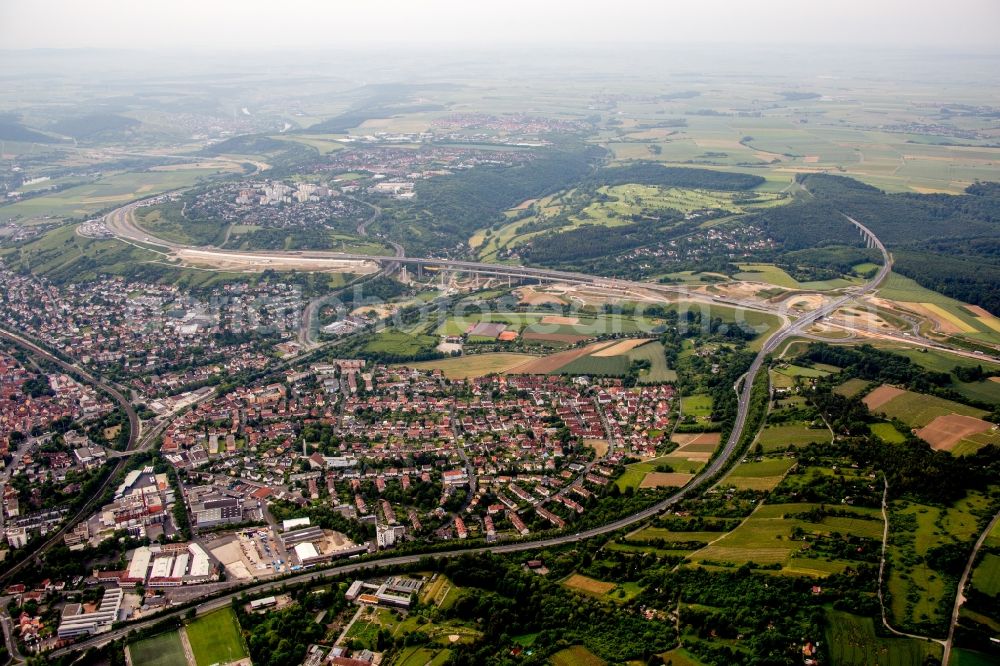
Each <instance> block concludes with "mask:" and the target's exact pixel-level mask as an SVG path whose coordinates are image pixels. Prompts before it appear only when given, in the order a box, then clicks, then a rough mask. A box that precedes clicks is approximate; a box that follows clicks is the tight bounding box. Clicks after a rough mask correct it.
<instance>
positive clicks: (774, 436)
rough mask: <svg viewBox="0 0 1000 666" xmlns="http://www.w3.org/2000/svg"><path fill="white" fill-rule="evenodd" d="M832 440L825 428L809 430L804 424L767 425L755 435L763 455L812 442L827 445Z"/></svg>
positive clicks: (831, 435)
mask: <svg viewBox="0 0 1000 666" xmlns="http://www.w3.org/2000/svg"><path fill="white" fill-rule="evenodd" d="M832 439H833V434H832V433H831V432H830V431H829V430H828V429H827V428H826V426H823V427H821V428H811V427H809V424H806V423H794V424H782V425H769V426H767V427H765V428H763V429H762V430H761V431H760V433H758V435H757V443H758V444H760V445H761V447H762V449H763V451H764V453H771V452H772V451H781V450H784V449H786V448H788V447H790V446H792V447H795V446H804V445H806V444H812V443H814V442H817V443H824V444H828V443H829V442H830V441H832Z"/></svg>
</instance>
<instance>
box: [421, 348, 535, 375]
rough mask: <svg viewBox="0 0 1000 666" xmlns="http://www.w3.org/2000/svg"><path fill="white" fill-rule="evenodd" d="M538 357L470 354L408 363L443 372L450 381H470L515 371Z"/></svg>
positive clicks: (505, 354)
mask: <svg viewBox="0 0 1000 666" xmlns="http://www.w3.org/2000/svg"><path fill="white" fill-rule="evenodd" d="M537 358H538V357H537V356H532V355H531V354H507V353H502V352H500V353H495V354H469V355H467V356H456V357H454V358H442V359H436V360H433V361H422V362H420V363H407V364H406V366H407V367H410V368H417V369H418V370H441V371H442V372H443V373H444V376H445V377H447V378H448V379H468V378H470V377H483V376H485V375H490V374H494V373H504V372H509V371H515V372H516V369H517V367H518V366H521V365H524V364H525V363H527V362H530V361H534V360H536V359H537Z"/></svg>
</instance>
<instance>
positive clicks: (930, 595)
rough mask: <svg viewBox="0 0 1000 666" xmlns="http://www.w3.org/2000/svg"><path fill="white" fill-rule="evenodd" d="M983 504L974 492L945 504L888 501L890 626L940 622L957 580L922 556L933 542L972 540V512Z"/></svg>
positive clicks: (985, 507) (980, 511) (975, 522)
mask: <svg viewBox="0 0 1000 666" xmlns="http://www.w3.org/2000/svg"><path fill="white" fill-rule="evenodd" d="M989 507H990V501H989V499H988V498H987V497H986V496H984V495H983V494H982V493H979V492H970V493H969V495H967V496H966V497H965V498H963V499H961V500H959V501H958V502H956V503H955V504H954V505H952V506H950V507H947V508H941V507H936V506H930V505H924V504H914V503H910V502H906V501H901V500H897V501H895V502H893V503H892V504H891V505H890V514H889V530H890V538H889V547H888V551H887V555H888V558H889V561H890V562H891V563H892V567H891V568H890V570H889V571H890V575H889V578H888V582H887V586H888V588H887V589H888V591H889V593H890V603H889V604H888V608H889V610H890V611H891V618H892V619H893V621H894V624H896V625H897V626H901V627H914V626H916V625H918V624H919V623H921V622H929V623H937V625H938V626H940V625H941V624H943V623H944V622H945V619H946V618H947V617H948V615H949V613H950V611H951V603H952V600H953V598H954V594H955V585H956V584H957V580H954V579H953V578H951V577H948V576H946V575H944V574H942V573H941V572H939V571H936V570H934V569H932V568H931V567H930V566H929V565H928V564H927V562H926V560H925V558H926V557H927V553H928V552H929V551H931V550H932V549H934V548H937V547H939V546H944V545H948V544H955V543H959V544H970V543H971V542H973V541H974V540H975V539H976V537H977V536H978V532H979V529H980V527H979V520H980V519H979V518H977V516H983V515H986V514H987V513H988V512H989V510H990V509H989Z"/></svg>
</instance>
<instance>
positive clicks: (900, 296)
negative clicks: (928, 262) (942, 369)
mask: <svg viewBox="0 0 1000 666" xmlns="http://www.w3.org/2000/svg"><path fill="white" fill-rule="evenodd" d="M879 296H881V297H882V298H886V299H889V300H893V301H896V302H897V303H899V305H900V307H902V308H904V309H907V310H910V311H911V312H912V313H913V314H916V315H919V316H921V317H923V318H925V319H927V320H928V321H930V322H931V324H932V328H933V330H935V331H937V332H939V333H941V334H944V335H959V336H965V337H968V338H971V339H973V340H978V341H981V342H987V343H993V344H998V343H1000V319H998V318H997V317H995V316H993V315H992V314H990V313H989V312H986V311H985V310H982V309H981V308H976V307H975V306H972V305H969V304H967V303H963V302H961V301H958V300H955V299H954V298H949V297H948V296H944V295H943V294H939V293H937V292H936V291H931V290H930V289H926V288H924V287H921V286H920V285H919V284H917V283H916V282H915V281H913V280H911V279H910V278H907V277H903V276H902V275H898V274H896V273H892V274H890V275H889V279H888V280H887V281H886V283H885V285H884V286H883V287H882V288H881V289H879ZM952 365H953V366H954V365H955V364H952Z"/></svg>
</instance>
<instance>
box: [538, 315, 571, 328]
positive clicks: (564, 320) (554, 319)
mask: <svg viewBox="0 0 1000 666" xmlns="http://www.w3.org/2000/svg"><path fill="white" fill-rule="evenodd" d="M541 323H543V324H559V325H560V326H576V325H577V324H579V323H580V318H579V317H563V316H561V315H546V316H544V317H542V322H541Z"/></svg>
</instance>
